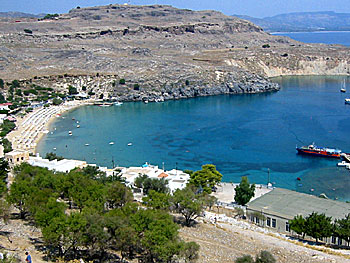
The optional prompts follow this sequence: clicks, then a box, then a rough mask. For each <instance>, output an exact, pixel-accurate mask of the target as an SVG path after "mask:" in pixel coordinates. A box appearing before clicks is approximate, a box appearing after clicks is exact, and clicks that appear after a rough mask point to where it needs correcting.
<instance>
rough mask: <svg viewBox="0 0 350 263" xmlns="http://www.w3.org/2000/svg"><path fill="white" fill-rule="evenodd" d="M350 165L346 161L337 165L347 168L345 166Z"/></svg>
mask: <svg viewBox="0 0 350 263" xmlns="http://www.w3.org/2000/svg"><path fill="white" fill-rule="evenodd" d="M348 165H349V163H347V162H345V161H341V162H340V163H337V166H339V167H345V166H348Z"/></svg>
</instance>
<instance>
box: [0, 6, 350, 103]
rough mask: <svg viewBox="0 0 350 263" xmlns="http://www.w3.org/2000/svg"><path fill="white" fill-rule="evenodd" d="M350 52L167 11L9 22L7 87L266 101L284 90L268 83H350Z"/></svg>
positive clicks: (4, 57)
mask: <svg viewBox="0 0 350 263" xmlns="http://www.w3.org/2000/svg"><path fill="white" fill-rule="evenodd" d="M348 51H349V49H347V48H345V47H341V46H326V45H310V44H303V43H299V42H296V41H293V40H291V39H289V38H285V37H279V36H271V35H269V34H268V33H265V32H264V31H263V30H262V29H261V28H260V27H258V26H256V25H254V24H252V23H251V22H248V21H246V20H242V19H239V18H235V17H230V16H226V15H224V14H222V13H220V12H216V11H191V10H185V9H177V8H173V7H171V6H164V5H154V6H130V5H108V6H100V7H90V8H77V9H73V10H71V11H70V12H69V13H68V14H61V15H59V16H58V17H53V18H52V19H44V20H40V21H38V20H36V19H27V20H26V21H25V22H15V21H12V20H6V21H1V22H0V78H3V79H6V80H12V79H15V78H18V79H27V80H29V81H30V79H33V78H34V77H35V80H36V81H41V80H42V79H41V78H40V76H42V77H43V78H44V79H45V81H46V82H48V84H49V83H58V82H60V83H67V82H68V83H72V82H74V85H76V86H77V88H78V89H79V88H80V87H81V86H87V87H88V88H91V89H93V90H95V91H96V87H103V88H104V92H107V93H108V94H109V95H110V94H111V91H112V90H113V87H114V88H115V85H114V86H113V85H112V83H113V81H115V80H119V79H120V78H124V79H126V80H127V84H128V83H129V84H130V85H129V86H128V89H127V90H128V92H125V89H124V91H123V92H121V91H119V93H118V94H119V96H122V95H123V94H124V95H125V94H129V95H130V94H133V95H131V97H130V96H129V97H128V98H126V99H130V100H139V99H141V98H142V97H144V96H148V95H149V94H150V93H151V91H153V92H155V93H157V94H156V95H155V96H161V95H162V96H163V97H165V99H169V98H181V97H193V96H197V95H198V96H200V95H211V94H221V93H230V92H233V93H241V92H262V91H266V90H275V89H277V87H276V85H275V84H271V83H270V82H269V81H268V80H266V79H265V78H266V77H271V76H278V75H285V74H287V75H288V74H289V75H292V74H293V75H294V74H349V63H348V61H350V60H349V52H348ZM96 74H97V75H98V77H96ZM63 76H65V77H63ZM68 76H71V77H70V78H69V77H68ZM102 76H104V77H102ZM67 77H68V79H67ZM91 78H93V80H92V81H91ZM77 79H78V81H76V80H77ZM114 83H115V82H114ZM185 83H186V85H185ZM136 84H137V85H139V86H140V87H141V88H140V89H137V90H136V91H135V89H133V87H134V86H135V85H136ZM137 87H138V86H137ZM114 92H116V91H115V90H114ZM159 92H160V93H159ZM169 93H170V96H167V95H169ZM118 94H117V95H118ZM114 95H116V94H114ZM151 97H152V96H151ZM151 99H152V98H151Z"/></svg>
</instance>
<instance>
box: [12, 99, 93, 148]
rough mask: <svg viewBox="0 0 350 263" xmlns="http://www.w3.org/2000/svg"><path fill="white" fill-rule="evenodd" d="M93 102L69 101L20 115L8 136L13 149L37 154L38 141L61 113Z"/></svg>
mask: <svg viewBox="0 0 350 263" xmlns="http://www.w3.org/2000/svg"><path fill="white" fill-rule="evenodd" d="M92 103H93V100H86V101H68V102H65V103H64V104H61V105H58V106H50V107H48V108H44V107H40V108H38V109H35V110H34V111H33V112H30V113H29V114H27V115H25V116H24V117H18V118H17V122H16V128H15V129H14V130H13V131H11V132H10V133H9V134H7V136H6V138H7V139H8V140H9V141H10V142H11V143H12V148H13V150H26V151H29V152H31V153H33V154H35V153H36V149H37V145H38V143H39V142H40V140H41V139H42V138H43V137H44V135H45V134H47V133H48V132H49V128H50V125H51V124H52V123H53V122H54V120H55V119H56V118H57V117H58V116H59V115H61V114H63V113H65V112H68V111H71V110H73V109H76V108H78V107H81V106H85V105H90V104H92Z"/></svg>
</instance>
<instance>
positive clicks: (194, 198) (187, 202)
mask: <svg viewBox="0 0 350 263" xmlns="http://www.w3.org/2000/svg"><path fill="white" fill-rule="evenodd" d="M171 203H172V206H173V209H174V211H175V212H178V213H180V214H182V215H183V216H184V217H185V223H186V225H187V226H190V225H191V222H192V221H193V220H194V219H196V218H197V217H198V216H199V215H200V214H201V212H202V211H203V202H202V200H200V199H199V195H196V194H195V193H194V191H193V189H191V188H190V187H189V186H187V187H186V188H184V189H182V190H180V189H177V190H176V191H175V192H174V194H173V197H172V199H171Z"/></svg>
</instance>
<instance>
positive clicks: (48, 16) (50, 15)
mask: <svg viewBox="0 0 350 263" xmlns="http://www.w3.org/2000/svg"><path fill="white" fill-rule="evenodd" d="M58 16H59V14H47V15H46V16H44V18H43V19H52V18H55V17H58Z"/></svg>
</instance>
